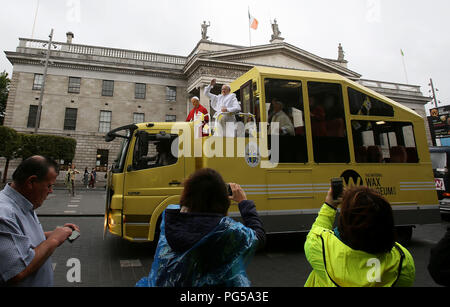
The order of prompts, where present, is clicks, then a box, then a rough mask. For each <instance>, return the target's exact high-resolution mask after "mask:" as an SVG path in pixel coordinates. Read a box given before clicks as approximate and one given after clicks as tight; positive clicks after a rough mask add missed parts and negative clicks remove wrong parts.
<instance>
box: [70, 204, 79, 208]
mask: <svg viewBox="0 0 450 307" xmlns="http://www.w3.org/2000/svg"><path fill="white" fill-rule="evenodd" d="M67 207H69V208H78V207H79V206H78V205H67Z"/></svg>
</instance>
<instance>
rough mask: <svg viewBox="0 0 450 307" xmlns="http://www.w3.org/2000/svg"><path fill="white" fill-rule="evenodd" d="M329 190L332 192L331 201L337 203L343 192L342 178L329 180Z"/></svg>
mask: <svg viewBox="0 0 450 307" xmlns="http://www.w3.org/2000/svg"><path fill="white" fill-rule="evenodd" d="M331 190H332V192H333V200H334V201H337V200H338V199H339V197H341V196H342V192H343V191H344V182H343V180H342V178H332V179H331Z"/></svg>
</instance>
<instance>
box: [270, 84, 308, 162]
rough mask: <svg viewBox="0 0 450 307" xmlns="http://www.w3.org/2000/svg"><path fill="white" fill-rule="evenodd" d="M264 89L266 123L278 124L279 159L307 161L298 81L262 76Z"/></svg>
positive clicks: (301, 98) (300, 91)
mask: <svg viewBox="0 0 450 307" xmlns="http://www.w3.org/2000/svg"><path fill="white" fill-rule="evenodd" d="M264 90H265V97H266V101H265V103H266V118H267V122H268V124H270V125H274V123H277V124H278V127H279V135H280V138H279V146H280V148H279V159H280V160H279V162H280V163H306V162H308V153H307V152H308V151H307V145H306V133H305V118H304V108H303V95H302V83H301V81H296V80H281V79H265V80H264ZM270 131H271V128H269V133H270ZM270 141H271V138H270V137H269V140H268V143H269V146H270Z"/></svg>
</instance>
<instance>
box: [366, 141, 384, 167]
mask: <svg viewBox="0 0 450 307" xmlns="http://www.w3.org/2000/svg"><path fill="white" fill-rule="evenodd" d="M382 162H383V153H382V152H381V147H380V146H378V145H373V146H369V147H367V163H382Z"/></svg>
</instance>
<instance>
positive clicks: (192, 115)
mask: <svg viewBox="0 0 450 307" xmlns="http://www.w3.org/2000/svg"><path fill="white" fill-rule="evenodd" d="M191 103H192V105H193V106H194V107H193V108H192V110H191V111H190V112H189V115H188V117H187V118H186V121H187V122H192V121H196V120H197V119H198V118H199V117H200V116H201V115H202V113H203V114H204V117H203V121H202V127H201V128H202V131H203V127H204V126H205V124H207V123H208V122H209V115H208V110H207V109H206V108H205V107H204V106H202V105H201V104H200V99H199V98H198V97H197V96H194V97H192V98H191ZM207 135H208V134H207V133H204V132H202V136H207Z"/></svg>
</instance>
